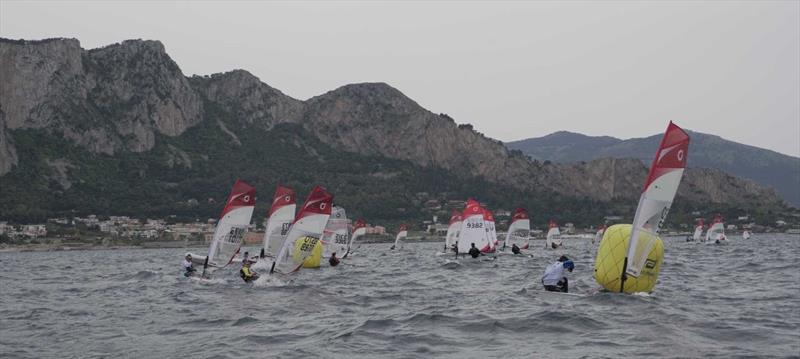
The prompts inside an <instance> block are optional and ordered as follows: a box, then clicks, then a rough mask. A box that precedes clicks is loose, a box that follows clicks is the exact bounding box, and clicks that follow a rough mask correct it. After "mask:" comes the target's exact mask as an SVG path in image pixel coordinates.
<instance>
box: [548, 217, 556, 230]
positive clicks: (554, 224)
mask: <svg viewBox="0 0 800 359" xmlns="http://www.w3.org/2000/svg"><path fill="white" fill-rule="evenodd" d="M547 228H558V223H556V221H554V220H552V219H551V220H550V223H548V224H547Z"/></svg>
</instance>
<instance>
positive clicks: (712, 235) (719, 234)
mask: <svg viewBox="0 0 800 359" xmlns="http://www.w3.org/2000/svg"><path fill="white" fill-rule="evenodd" d="M726 239H727V237H725V223H723V222H722V216H721V215H719V214H717V215H716V216H714V220H713V221H712V222H711V227H708V231H707V232H706V242H711V241H713V242H717V241H720V242H722V241H725V240H726Z"/></svg>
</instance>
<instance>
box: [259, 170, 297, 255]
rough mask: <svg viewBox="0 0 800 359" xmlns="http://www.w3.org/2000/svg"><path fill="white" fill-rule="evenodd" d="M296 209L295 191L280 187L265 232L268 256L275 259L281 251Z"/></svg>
mask: <svg viewBox="0 0 800 359" xmlns="http://www.w3.org/2000/svg"><path fill="white" fill-rule="evenodd" d="M296 207H297V204H296V203H295V197H294V191H293V190H292V189H291V188H287V187H283V186H278V188H277V189H276V190H275V195H274V196H273V198H272V206H271V207H270V210H269V218H268V219H267V228H266V230H265V231H264V252H265V253H266V255H267V256H270V257H273V256H275V255H276V254H277V253H278V251H279V250H280V249H281V244H283V240H284V238H286V234H287V233H288V232H289V227H290V226H291V225H292V222H293V221H294V216H295V213H294V212H295V210H296V209H297V208H296Z"/></svg>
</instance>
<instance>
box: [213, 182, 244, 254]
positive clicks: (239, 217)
mask: <svg viewBox="0 0 800 359" xmlns="http://www.w3.org/2000/svg"><path fill="white" fill-rule="evenodd" d="M255 205H256V190H255V188H253V187H251V186H250V185H249V184H247V183H245V182H244V181H241V180H236V183H234V185H233V189H231V194H230V195H229V196H228V200H227V201H226V202H225V208H223V210H222V214H221V215H220V219H219V222H217V228H216V229H215V230H214V239H213V240H212V242H211V246H209V248H208V257H207V258H208V262H209V264H212V265H214V266H226V265H228V264H230V263H231V262H232V261H233V258H234V257H236V255H237V254H238V253H239V248H241V246H242V238H244V233H245V231H246V230H247V226H248V225H250V218H251V217H252V216H253V210H254V209H255Z"/></svg>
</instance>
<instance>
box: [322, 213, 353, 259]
mask: <svg viewBox="0 0 800 359" xmlns="http://www.w3.org/2000/svg"><path fill="white" fill-rule="evenodd" d="M349 242H350V231H349V228H348V223H347V214H346V213H345V210H344V208H342V207H339V206H333V209H332V210H331V216H330V217H329V218H328V223H327V224H326V225H325V230H324V232H323V233H322V249H323V251H322V253H323V254H322V256H323V257H324V258H330V257H331V255H332V254H333V253H336V255H337V256H338V257H339V258H341V257H342V256H343V255H344V254H345V253H347V244H348V243H349Z"/></svg>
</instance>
